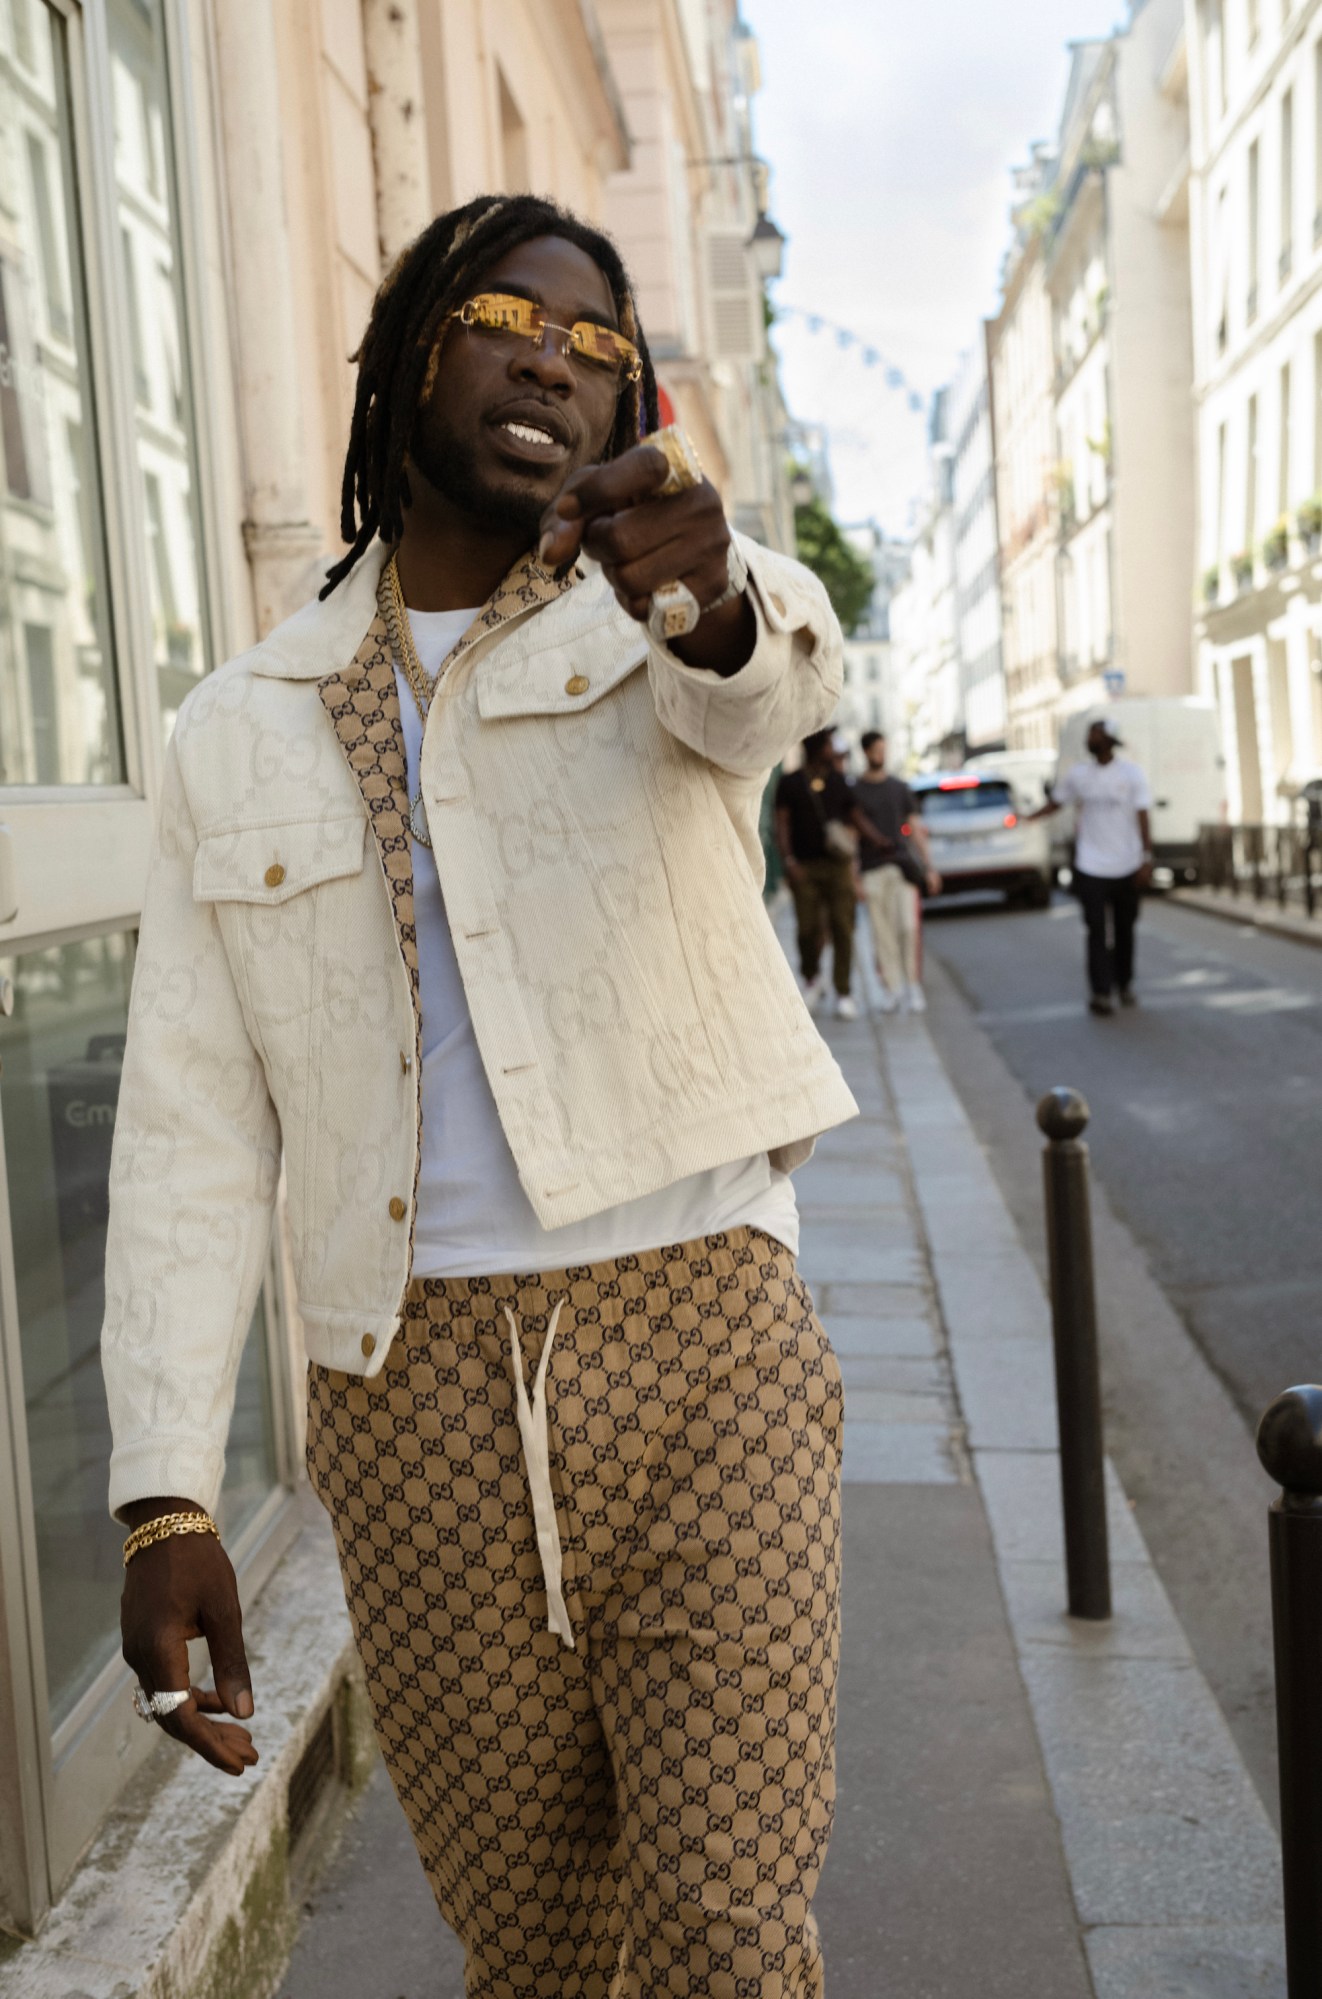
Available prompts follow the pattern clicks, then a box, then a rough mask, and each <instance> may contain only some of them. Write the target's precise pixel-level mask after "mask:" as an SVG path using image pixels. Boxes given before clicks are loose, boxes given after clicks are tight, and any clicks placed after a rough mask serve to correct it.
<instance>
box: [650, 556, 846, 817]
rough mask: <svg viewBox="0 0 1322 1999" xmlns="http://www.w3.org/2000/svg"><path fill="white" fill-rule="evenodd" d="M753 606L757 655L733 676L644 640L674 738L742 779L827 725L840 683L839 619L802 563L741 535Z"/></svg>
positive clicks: (655, 690)
mask: <svg viewBox="0 0 1322 1999" xmlns="http://www.w3.org/2000/svg"><path fill="white" fill-rule="evenodd" d="M736 540H737V541H738V543H739V548H740V552H741V553H742V555H743V557H744V560H745V561H746V562H747V564H748V575H749V582H750V585H751V589H752V596H753V603H754V608H755V610H756V612H757V623H758V636H757V644H756V646H755V648H754V650H753V655H752V658H751V659H749V660H748V662H747V663H746V665H744V666H742V667H741V668H740V669H739V671H738V673H735V674H732V675H731V676H730V677H729V678H728V679H724V678H722V676H721V675H720V674H719V673H713V672H711V671H710V669H709V668H706V667H693V666H685V665H684V663H683V661H682V660H680V659H677V658H676V656H675V654H674V653H673V652H671V651H670V649H669V647H668V646H664V645H661V644H660V643H659V642H658V641H657V640H655V639H652V638H650V636H649V641H648V652H649V657H648V672H649V674H650V676H651V682H652V696H653V699H654V700H655V702H656V712H657V714H658V716H659V717H660V719H661V722H662V724H663V725H664V727H666V728H667V729H669V731H670V733H671V735H673V736H678V738H679V740H680V741H681V742H682V743H687V745H688V747H689V748H690V749H691V750H696V751H697V753H698V755H699V756H703V757H706V758H707V759H708V761H709V762H710V763H713V764H715V765H717V766H718V768H720V769H722V770H727V771H730V772H732V773H733V774H735V775H736V776H740V777H761V776H764V775H765V773H766V772H767V771H768V770H770V769H771V767H772V765H773V764H776V763H778V762H779V761H780V759H781V758H782V757H783V756H784V754H785V752H786V750H788V749H789V747H790V745H791V743H796V742H798V741H799V740H800V739H801V738H802V737H804V736H807V735H811V734H812V732H813V730H814V729H823V728H825V727H826V725H827V723H828V722H829V721H830V720H831V717H832V716H833V715H834V713H835V710H836V705H837V703H838V702H839V699H840V695H841V691H842V689H843V687H844V647H843V643H842V640H841V635H840V625H839V622H838V620H837V618H836V615H835V612H834V611H833V610H832V609H831V604H830V600H829V598H828V597H827V594H826V591H825V590H824V589H823V587H822V585H821V584H820V583H819V582H818V580H817V578H816V577H815V576H814V575H813V574H812V572H811V571H810V570H808V569H805V568H804V567H803V565H802V563H799V562H795V561H793V560H791V558H790V557H789V556H787V555H778V554H776V553H775V552H774V551H773V550H772V549H769V548H763V547H762V546H761V544H760V543H759V542H754V541H749V540H747V539H746V538H745V537H744V536H743V535H738V536H736Z"/></svg>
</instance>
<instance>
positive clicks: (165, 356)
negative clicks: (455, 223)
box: [109, 0, 210, 734]
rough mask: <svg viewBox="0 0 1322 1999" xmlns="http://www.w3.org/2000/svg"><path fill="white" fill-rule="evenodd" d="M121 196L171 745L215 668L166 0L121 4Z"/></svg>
mask: <svg viewBox="0 0 1322 1999" xmlns="http://www.w3.org/2000/svg"><path fill="white" fill-rule="evenodd" d="M109 22H110V63H111V102H112V104H113V106H114V119H115V132H114V137H115V194H116V202H117V207H118V213H119V226H120V231H121V236H122V240H123V243H124V255H125V261H126V264H127V266H128V269H129V272H130V289H129V312H130V319H131V325H132V339H133V357H134V367H135V372H136V374H137V383H138V407H137V412H136V421H135V426H134V428H135V434H136V438H137V454H138V476H139V478H140V480H141V484H142V497H143V508H144V512H145V514H146V520H147V532H148V535H149V538H150V542H151V576H152V584H153V591H152V656H153V658H154V660H155V663H156V674H157V682H158V688H159V693H160V706H161V724H162V728H163V729H164V730H165V732H166V733H167V734H168V733H169V731H170V729H172V728H173V726H174V718H175V716H176V715H177V713H178V712H179V705H180V703H181V702H182V701H183V698H184V696H185V695H186V694H187V693H188V691H189V689H190V688H191V687H193V686H195V685H196V683H197V680H198V678H199V676H200V675H201V674H202V673H203V672H205V670H206V668H207V666H208V664H209V663H210V662H209V661H208V659H207V657H206V648H205V642H204V638H203V631H204V623H205V621H204V617H203V610H204V593H203V588H202V575H201V568H200V565H199V562H198V558H197V547H198V539H199V537H198V532H197V519H196V493H197V477H196V459H197V454H196V439H195V436H194V432H193V417H192V408H193V399H192V393H191V384H190V383H189V381H188V371H187V363H186V358H185V342H184V340H183V337H182V327H183V317H184V314H183V300H182V297H181V293H180V287H179V249H178V216H177V200H176V196H175V192H174V187H173V178H174V177H173V172H172V167H171V162H170V157H169V148H168V145H167V137H166V135H167V130H168V111H169V99H168V91H167V85H166V74H165V35H164V31H163V22H162V19H161V0H111V5H110V9H109Z"/></svg>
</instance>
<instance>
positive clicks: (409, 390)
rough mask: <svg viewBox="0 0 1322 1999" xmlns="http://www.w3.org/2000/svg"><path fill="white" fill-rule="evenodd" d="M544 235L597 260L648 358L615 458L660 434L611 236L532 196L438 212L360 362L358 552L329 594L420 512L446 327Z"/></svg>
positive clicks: (629, 396) (614, 440)
mask: <svg viewBox="0 0 1322 1999" xmlns="http://www.w3.org/2000/svg"><path fill="white" fill-rule="evenodd" d="M537 236H562V237H564V239H565V240H566V242H569V243H573V244H574V245H575V246H576V248H578V249H580V250H582V251H583V252H584V253H585V255H587V256H589V257H591V259H592V261H593V263H594V264H596V265H597V267H598V269H599V270H600V271H601V273H602V275H603V276H604V278H605V279H606V282H607V284H608V285H609V286H610V288H611V295H612V297H613V298H614V300H615V310H616V312H617V314H618V315H619V321H620V331H621V333H623V334H624V335H625V337H626V339H629V340H632V341H633V343H634V345H635V347H637V349H638V351H639V353H640V354H641V356H642V361H643V372H642V378H641V380H639V381H637V382H626V383H625V384H624V386H623V389H622V391H621V394H620V400H619V406H618V408H617V410H616V413H615V427H614V429H613V430H612V432H611V435H610V440H609V442H608V444H607V447H606V455H607V457H608V458H617V457H618V456H619V454H620V453H621V452H622V451H627V450H628V449H629V447H630V446H631V445H633V444H636V443H637V442H638V439H639V438H640V437H641V436H642V435H643V434H644V432H645V431H649V430H655V429H656V427H657V424H658V421H659V418H658V415H657V400H656V375H655V373H654V371H653V368H652V361H651V356H650V355H649V353H648V351H647V343H646V341H645V340H644V338H643V333H642V328H641V327H640V326H639V324H638V309H637V306H636V305H635V303H634V296H633V288H632V286H631V285H630V283H629V278H628V274H627V272H626V271H625V268H624V264H623V262H622V260H621V258H620V253H619V251H618V250H617V249H616V248H615V245H614V244H613V243H612V242H611V240H610V238H609V237H608V236H604V235H602V234H601V232H600V231H599V230H597V229H592V228H590V227H589V226H588V225H587V223H585V222H580V221H579V219H578V217H577V216H576V215H571V214H570V213H569V212H568V211H567V210H566V209H563V208H560V207H559V206H557V204H556V203H555V202H553V201H545V200H543V199H542V198H541V197H540V196H538V195H532V194H516V195H510V196H508V197H506V196H502V195H491V194H482V195H478V197H477V198H476V200H474V201H470V202H468V203H467V205H466V206H465V207H463V208H452V209H451V210H450V211H449V213H448V214H446V215H438V216H437V217H436V220H435V221H434V222H432V223H429V225H428V226H427V228H426V229H424V230H423V232H422V234H421V235H420V236H418V237H415V239H414V240H413V242H412V243H410V244H409V246H408V248H407V249H406V250H405V251H403V253H402V254H401V255H400V256H399V257H398V258H397V260H396V262H395V264H394V267H393V268H392V269H391V270H390V271H389V272H388V273H387V275H386V276H385V278H384V279H383V280H382V283H381V287H380V289H379V291H378V292H377V295H376V298H375V299H374V300H373V303H372V315H371V318H370V319H369V320H368V322H367V331H366V333H365V334H364V335H363V343H362V346H361V347H360V348H359V350H358V354H357V357H356V358H357V361H358V389H357V393H356V395H355V397H354V407H353V423H352V425H351V426H350V430H349V448H348V451H347V452H346V454H345V459H344V482H343V485H342V486H341V489H340V532H341V534H342V535H343V536H344V539H345V540H346V541H347V542H348V544H349V551H348V554H347V555H345V556H343V557H342V558H341V560H340V561H339V562H337V563H335V564H334V565H333V567H332V568H330V569H329V570H327V572H326V582H325V584H324V586H323V588H322V590H321V595H322V596H323V597H328V596H329V595H330V593H331V591H332V590H333V589H334V588H335V586H336V584H337V583H339V582H340V581H341V580H342V578H344V577H345V576H347V575H348V573H349V571H350V570H351V569H352V568H353V566H354V564H355V563H356V562H357V560H358V558H359V556H360V555H361V554H362V553H363V551H364V549H366V548H368V547H369V546H370V544H371V542H372V540H373V537H374V536H376V535H378V534H379V535H380V536H381V537H382V539H383V540H384V541H387V542H393V541H397V540H398V539H399V536H400V535H401V533H402V532H403V527H404V508H405V507H406V506H407V505H408V504H409V491H408V477H407V473H406V471H405V467H404V458H405V454H406V453H407V451H408V448H409V441H410V437H411V435H412V431H413V423H414V419H415V417H416V416H417V413H418V410H419V409H420V408H421V406H422V404H423V403H424V401H425V400H426V395H427V391H428V389H429V387H430V384H431V381H432V380H433V379H434V376H435V370H436V364H437V357H438V355H439V351H440V339H441V334H442V331H443V327H444V322H445V320H446V318H447V317H448V315H449V314H450V313H452V312H454V311H456V310H457V309H458V307H459V306H461V305H462V304H463V302H464V299H465V298H466V297H467V296H468V295H469V293H470V292H471V291H472V288H473V286H474V284H475V283H476V281H477V280H478V279H479V278H481V276H482V275H483V273H484V272H486V271H488V270H490V268H491V266H492V265H493V264H495V263H497V262H498V261H499V260H500V258H502V257H503V256H505V255H506V254H507V253H508V252H509V251H510V250H515V249H517V248H518V247H519V245H520V244H522V243H528V242H531V241H532V240H533V239H534V238H535V237H537Z"/></svg>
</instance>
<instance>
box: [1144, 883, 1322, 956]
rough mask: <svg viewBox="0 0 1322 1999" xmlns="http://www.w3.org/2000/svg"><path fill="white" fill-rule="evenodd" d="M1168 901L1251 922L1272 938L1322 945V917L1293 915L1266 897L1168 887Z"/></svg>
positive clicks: (1229, 919)
mask: <svg viewBox="0 0 1322 1999" xmlns="http://www.w3.org/2000/svg"><path fill="white" fill-rule="evenodd" d="M1166 900H1167V901H1168V902H1173V903H1176V904H1178V906H1179V907H1180V908H1181V909H1192V910H1196V911H1197V913H1198V914H1199V915H1200V916H1215V917H1217V918H1218V919H1219V920H1220V921H1221V922H1222V923H1237V924H1239V925H1240V926H1241V927H1243V926H1244V925H1247V926H1248V927H1249V928H1250V929H1252V930H1261V931H1263V932H1264V933H1266V934H1267V935H1269V936H1272V937H1288V938H1290V940H1291V941H1292V942H1293V943H1295V944H1311V945H1313V946H1314V947H1315V948H1322V920H1319V919H1318V918H1315V917H1308V916H1291V915H1290V913H1289V912H1288V910H1283V909H1280V908H1278V907H1276V906H1274V905H1273V904H1271V903H1269V902H1268V901H1267V900H1266V899H1265V898H1264V899H1263V901H1261V902H1255V901H1253V899H1252V898H1251V897H1250V898H1249V900H1248V901H1245V900H1244V898H1243V897H1242V896H1222V895H1219V894H1217V893H1216V892H1215V891H1214V890H1212V889H1206V888H1202V889H1200V888H1173V889H1168V890H1167V893H1166Z"/></svg>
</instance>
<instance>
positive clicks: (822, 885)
mask: <svg viewBox="0 0 1322 1999" xmlns="http://www.w3.org/2000/svg"><path fill="white" fill-rule="evenodd" d="M790 890H791V893H792V895H793V897H794V915H795V918H796V920H797V922H798V929H799V969H800V971H801V972H802V973H803V976H804V978H805V979H806V980H807V981H808V983H809V984H811V983H812V981H813V980H814V979H815V978H816V977H817V973H818V970H819V968H820V966H821V962H822V950H823V947H824V946H825V944H826V940H827V937H828V935H829V937H830V939H831V957H832V961H833V962H832V973H833V977H834V981H835V989H836V991H837V992H838V993H847V992H848V991H849V985H850V980H851V979H852V977H853V972H854V873H853V869H852V867H851V866H850V864H849V862H848V861H847V860H845V859H843V858H840V857H837V856H835V855H828V857H827V858H826V859H825V860H822V861H801V862H800V863H799V870H798V874H797V875H796V877H795V879H794V881H793V882H792V883H791V884H790Z"/></svg>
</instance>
